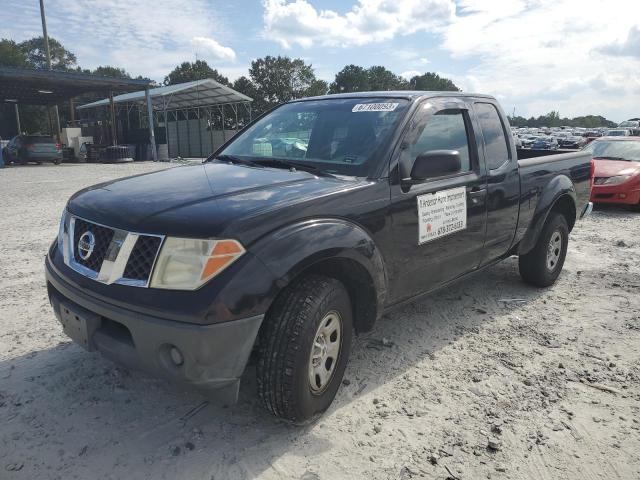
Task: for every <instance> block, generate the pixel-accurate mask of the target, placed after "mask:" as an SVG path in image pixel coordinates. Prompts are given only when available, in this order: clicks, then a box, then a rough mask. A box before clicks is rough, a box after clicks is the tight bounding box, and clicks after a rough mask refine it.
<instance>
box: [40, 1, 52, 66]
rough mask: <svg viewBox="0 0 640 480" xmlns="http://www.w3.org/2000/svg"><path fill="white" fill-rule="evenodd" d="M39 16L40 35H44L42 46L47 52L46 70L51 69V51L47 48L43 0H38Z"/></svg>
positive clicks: (47, 37) (47, 38) (47, 40)
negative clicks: (40, 24)
mask: <svg viewBox="0 0 640 480" xmlns="http://www.w3.org/2000/svg"><path fill="white" fill-rule="evenodd" d="M40 17H41V18H42V36H43V37H44V48H45V52H46V54H47V57H46V60H47V70H51V51H50V50H49V36H48V35H47V20H46V18H45V15H44V0H40Z"/></svg>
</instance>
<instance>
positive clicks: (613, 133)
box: [605, 128, 631, 137]
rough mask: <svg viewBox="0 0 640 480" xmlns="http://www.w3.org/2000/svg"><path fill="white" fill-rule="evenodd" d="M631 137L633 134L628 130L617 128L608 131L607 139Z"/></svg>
mask: <svg viewBox="0 0 640 480" xmlns="http://www.w3.org/2000/svg"><path fill="white" fill-rule="evenodd" d="M629 136H631V132H630V131H629V130H627V129H626V128H616V129H612V130H607V133H606V134H605V137H629Z"/></svg>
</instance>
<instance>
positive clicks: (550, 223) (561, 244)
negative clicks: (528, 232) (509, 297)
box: [519, 212, 569, 287]
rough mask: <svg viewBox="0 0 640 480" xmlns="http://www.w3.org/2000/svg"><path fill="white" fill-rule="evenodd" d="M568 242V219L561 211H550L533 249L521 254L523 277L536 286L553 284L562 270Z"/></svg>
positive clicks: (521, 273) (521, 272)
mask: <svg viewBox="0 0 640 480" xmlns="http://www.w3.org/2000/svg"><path fill="white" fill-rule="evenodd" d="M568 244H569V226H568V225H567V220H566V219H565V217H564V216H563V215H561V214H559V213H555V212H552V213H550V214H549V218H547V222H546V223H545V225H544V227H543V228H542V232H541V233H540V238H538V242H537V243H536V245H535V247H533V250H531V251H530V252H529V253H527V254H525V255H520V258H519V267H520V276H521V277H522V279H523V280H524V281H525V282H527V283H529V284H531V285H535V286H536V287H548V286H550V285H553V284H554V283H555V281H556V280H557V278H558V276H559V275H560V272H561V271H562V266H563V265H564V259H565V257H566V255H567V246H568Z"/></svg>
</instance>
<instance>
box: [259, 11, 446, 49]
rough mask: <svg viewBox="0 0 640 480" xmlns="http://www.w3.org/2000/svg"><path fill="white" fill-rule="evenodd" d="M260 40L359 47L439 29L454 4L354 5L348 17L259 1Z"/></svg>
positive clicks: (306, 44) (309, 45) (284, 43)
mask: <svg viewBox="0 0 640 480" xmlns="http://www.w3.org/2000/svg"><path fill="white" fill-rule="evenodd" d="M263 5H264V36H265V37H266V38H268V39H271V40H274V41H276V42H278V43H279V44H280V45H281V46H282V47H283V48H291V47H292V46H293V45H296V44H297V45H300V46H301V47H303V48H309V47H311V46H313V45H314V44H319V45H325V46H349V45H364V44H367V43H371V42H381V41H384V40H390V39H393V38H394V37H395V36H396V35H408V34H412V33H415V32H418V31H427V30H431V29H435V28H438V27H439V26H441V25H443V24H444V23H446V22H448V21H450V20H451V19H452V18H453V15H454V12H455V3H454V1H453V0H358V2H357V4H356V5H354V6H353V7H352V8H351V9H350V10H349V11H348V12H347V13H345V14H344V15H340V14H338V13H336V12H334V11H332V10H317V9H316V8H315V7H314V6H313V5H311V4H310V3H309V2H308V1H307V0H294V1H292V2H288V1H287V0H264V1H263Z"/></svg>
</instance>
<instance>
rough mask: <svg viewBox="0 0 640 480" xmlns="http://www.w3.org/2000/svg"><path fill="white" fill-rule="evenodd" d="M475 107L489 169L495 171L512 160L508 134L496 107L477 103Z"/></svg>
mask: <svg viewBox="0 0 640 480" xmlns="http://www.w3.org/2000/svg"><path fill="white" fill-rule="evenodd" d="M475 107H476V108H475V110H476V113H477V114H478V120H479V121H480V128H481V129H482V138H484V146H485V154H486V162H487V168H489V170H494V169H496V168H498V167H500V166H502V165H504V164H505V163H506V162H508V161H509V159H510V157H509V148H508V146H507V145H508V140H507V134H506V132H505V130H504V125H503V124H502V120H500V115H499V114H498V110H496V107H495V106H494V105H492V104H490V103H476V105H475Z"/></svg>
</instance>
